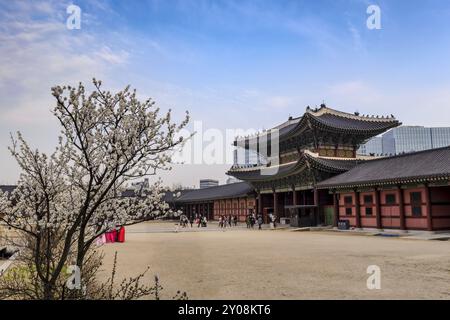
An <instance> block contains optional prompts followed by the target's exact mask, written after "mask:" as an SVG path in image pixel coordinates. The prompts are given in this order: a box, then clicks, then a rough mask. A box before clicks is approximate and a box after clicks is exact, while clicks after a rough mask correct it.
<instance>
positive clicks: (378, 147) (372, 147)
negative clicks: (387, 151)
mask: <svg viewBox="0 0 450 320" xmlns="http://www.w3.org/2000/svg"><path fill="white" fill-rule="evenodd" d="M357 153H358V154H361V155H374V156H381V155H382V154H383V137H374V138H372V139H370V140H369V141H367V142H366V143H364V144H362V145H361V146H360V147H359V149H358V151H357Z"/></svg>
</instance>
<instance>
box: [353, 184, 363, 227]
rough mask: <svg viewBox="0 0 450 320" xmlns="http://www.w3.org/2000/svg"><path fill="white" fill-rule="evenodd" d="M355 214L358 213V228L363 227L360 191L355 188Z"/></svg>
mask: <svg viewBox="0 0 450 320" xmlns="http://www.w3.org/2000/svg"><path fill="white" fill-rule="evenodd" d="M354 194H355V211H356V212H355V214H356V228H361V203H360V199H359V192H358V190H357V189H355V192H354Z"/></svg>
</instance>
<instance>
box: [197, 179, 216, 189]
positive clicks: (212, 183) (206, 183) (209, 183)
mask: <svg viewBox="0 0 450 320" xmlns="http://www.w3.org/2000/svg"><path fill="white" fill-rule="evenodd" d="M218 185H219V181H218V180H214V179H201V180H200V189H205V188H211V187H216V186H218Z"/></svg>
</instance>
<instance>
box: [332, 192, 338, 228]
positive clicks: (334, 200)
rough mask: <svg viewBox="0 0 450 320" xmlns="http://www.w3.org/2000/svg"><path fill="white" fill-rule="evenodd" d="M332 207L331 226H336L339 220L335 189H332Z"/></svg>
mask: <svg viewBox="0 0 450 320" xmlns="http://www.w3.org/2000/svg"><path fill="white" fill-rule="evenodd" d="M333 207H334V217H333V226H334V227H335V228H337V226H338V222H339V199H338V193H337V192H336V190H335V191H333Z"/></svg>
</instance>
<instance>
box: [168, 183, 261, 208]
mask: <svg viewBox="0 0 450 320" xmlns="http://www.w3.org/2000/svg"><path fill="white" fill-rule="evenodd" d="M252 192H253V188H252V186H251V185H250V184H248V183H247V182H238V183H230V184H224V185H220V186H216V187H210V188H204V189H195V190H190V191H188V192H186V193H184V194H183V195H181V196H180V197H179V198H177V199H176V200H175V202H177V203H189V202H197V201H211V200H216V199H226V198H235V197H244V196H246V195H248V194H251V193H252Z"/></svg>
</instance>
